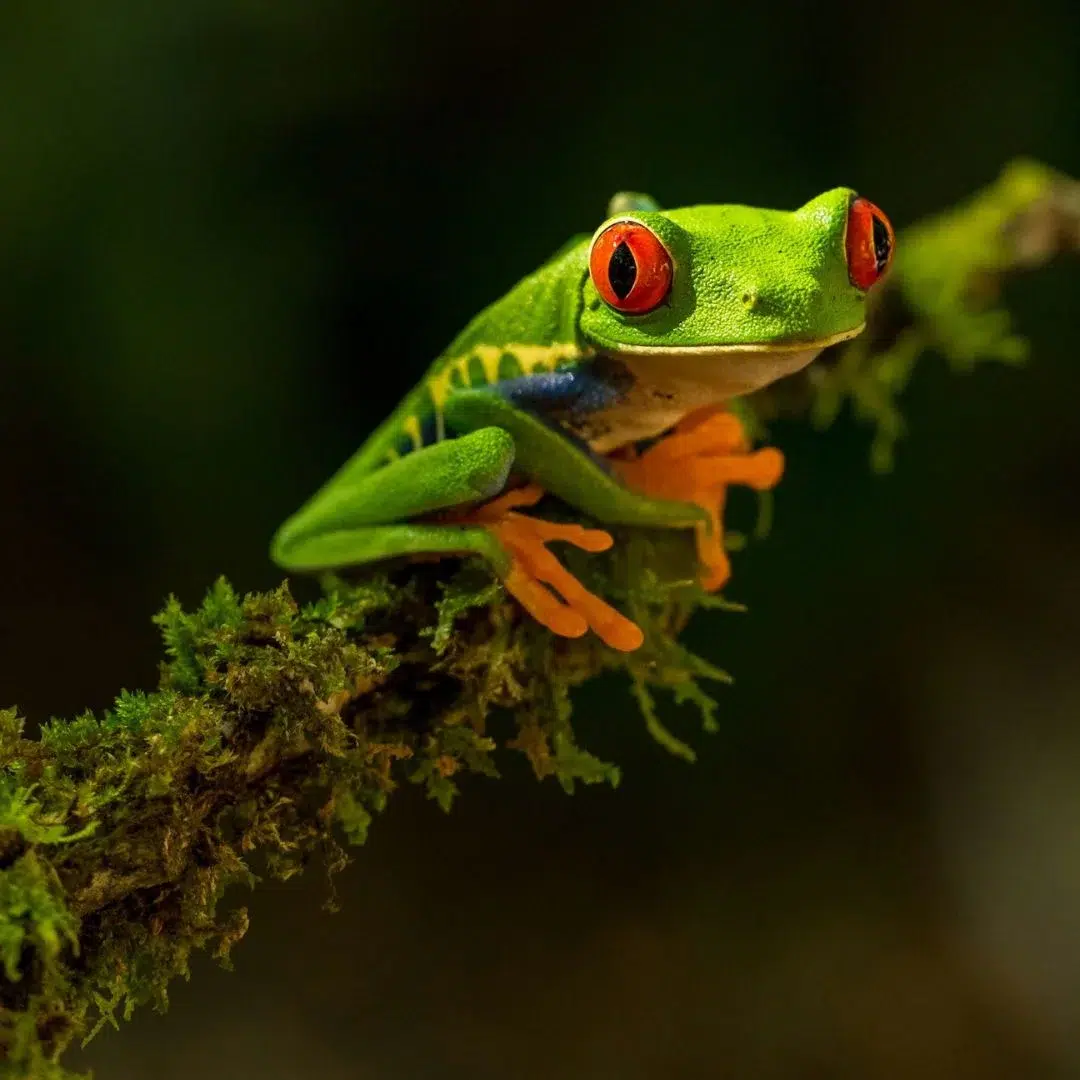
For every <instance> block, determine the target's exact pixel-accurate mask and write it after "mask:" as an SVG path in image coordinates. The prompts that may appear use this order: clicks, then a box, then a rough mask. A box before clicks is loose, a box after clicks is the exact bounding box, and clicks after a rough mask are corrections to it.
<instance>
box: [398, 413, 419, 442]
mask: <svg viewBox="0 0 1080 1080" xmlns="http://www.w3.org/2000/svg"><path fill="white" fill-rule="evenodd" d="M401 430H402V431H404V432H405V434H406V435H408V436H409V438H410V439H412V445H413V449H414V450H419V449H420V447H421V446H423V445H424V437H423V436H422V435H421V434H420V421H419V419H418V418H417V417H415V416H406V417H405V419H404V420H402V422H401Z"/></svg>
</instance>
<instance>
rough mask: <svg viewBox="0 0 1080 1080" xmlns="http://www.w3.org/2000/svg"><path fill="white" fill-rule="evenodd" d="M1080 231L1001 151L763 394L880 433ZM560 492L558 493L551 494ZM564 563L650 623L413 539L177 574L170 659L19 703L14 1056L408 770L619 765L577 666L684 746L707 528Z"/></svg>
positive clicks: (1032, 167) (889, 432)
mask: <svg viewBox="0 0 1080 1080" xmlns="http://www.w3.org/2000/svg"><path fill="white" fill-rule="evenodd" d="M1077 246H1080V185H1077V184H1075V183H1074V182H1072V181H1070V180H1068V179H1066V178H1065V177H1063V176H1060V175H1058V174H1056V173H1053V172H1052V171H1050V170H1048V169H1045V168H1043V167H1041V166H1039V165H1036V164H1033V163H1018V164H1015V165H1012V166H1010V167H1009V168H1008V169H1007V170H1006V171H1005V172H1004V173H1003V174H1002V176H1001V178H1000V179H999V180H998V182H997V183H996V184H995V185H993V186H992V187H990V188H988V189H987V190H986V191H984V192H982V193H981V194H980V195H978V196H976V197H975V198H974V199H973V200H972V201H971V202H969V203H968V204H966V205H965V206H962V207H960V208H958V209H956V210H954V211H951V212H949V213H947V214H945V215H942V216H941V217H939V218H937V219H934V220H932V221H929V222H927V223H925V224H923V225H920V226H917V227H915V228H913V229H911V230H909V231H908V232H907V233H906V234H904V235H902V237H901V240H900V244H899V252H900V254H899V260H898V263H897V266H896V268H895V270H894V273H893V275H892V277H891V278H890V280H889V282H888V283H887V284H886V285H885V286H884V287H883V290H882V292H881V294H880V297H879V298H878V299H877V300H876V302H875V304H874V306H873V308H872V310H871V312H870V316H869V325H868V329H867V333H866V334H865V335H863V336H862V337H861V338H858V339H856V340H855V341H854V342H852V343H850V344H848V345H845V346H843V347H839V348H836V349H833V350H830V351H829V354H827V355H826V356H824V357H823V358H822V360H821V361H820V362H819V363H818V364H817V365H815V366H814V368H813V369H812V370H811V371H809V372H808V373H807V374H805V375H803V376H800V377H797V378H793V379H790V380H786V382H785V383H784V384H782V385H778V386H777V387H774V388H771V389H770V390H769V391H767V392H765V393H762V394H760V395H756V396H755V398H754V399H752V400H751V401H750V402H749V404H748V406H746V408H748V409H749V410H750V411H749V412H748V414H747V415H748V419H750V420H751V421H752V422H753V423H754V424H755V425H756V427H757V429H758V430H759V431H760V430H762V429H763V426H764V424H765V423H766V422H767V420H768V419H769V418H771V417H773V416H777V415H780V414H784V413H787V414H791V413H809V414H810V415H811V416H812V417H813V418H814V419H815V420H816V422H818V423H819V424H825V423H828V422H829V421H830V420H831V419H832V418H833V417H834V416H835V415H836V413H837V410H838V409H839V407H840V406H841V404H842V403H843V402H844V401H847V400H850V401H851V402H852V403H853V405H854V406H855V408H856V410H857V411H858V412H859V413H860V415H863V416H865V417H867V418H869V419H871V420H872V421H873V422H874V423H875V424H876V425H877V437H876V441H875V455H874V456H875V461H876V463H877V464H878V465H884V464H886V463H887V461H888V458H889V455H890V453H891V449H892V445H893V443H894V441H895V439H896V438H897V436H898V435H899V433H900V431H901V423H900V417H899V413H898V411H897V408H896V397H897V395H898V393H899V392H900V390H901V389H902V388H903V386H904V385H905V384H906V382H907V380H908V379H909V378H910V375H911V372H912V370H913V367H914V364H915V361H916V360H917V358H918V357H920V356H922V355H923V354H924V353H925V352H926V351H927V350H929V349H934V350H936V351H937V352H939V353H942V354H944V356H945V357H946V358H947V359H949V360H950V362H952V363H953V364H954V365H955V366H958V367H966V366H969V365H970V364H971V363H973V362H974V361H976V360H982V359H996V360H1004V361H1006V362H1014V361H1016V360H1018V359H1019V358H1020V357H1021V356H1022V355H1023V342H1022V340H1021V339H1019V338H1017V337H1016V336H1015V335H1014V334H1013V332H1012V330H1011V327H1010V323H1009V318H1008V315H1007V313H1005V312H1004V311H1002V310H1000V309H998V308H996V307H995V306H994V304H995V302H996V300H997V297H998V295H999V289H1000V282H1001V280H1002V278H1003V276H1004V275H1005V274H1006V273H1007V272H1008V271H1010V270H1014V269H1021V268H1027V267H1030V266H1034V265H1038V264H1040V263H1042V262H1044V261H1046V260H1047V259H1049V258H1050V257H1051V256H1052V255H1054V254H1056V253H1057V252H1059V251H1061V250H1064V249H1066V248H1070V249H1071V248H1076V247H1077ZM560 512H561V513H563V514H566V515H568V514H569V510H568V509H567V508H560V507H559V506H558V505H557V504H554V505H553V506H551V507H550V512H549V508H548V507H545V513H547V514H548V516H557V515H558V514H559V513H560ZM566 561H567V564H568V566H569V568H570V569H571V571H572V572H574V573H575V574H577V575H578V576H579V577H581V578H582V579H583V580H584V581H585V582H586V584H587V585H588V587H589V588H591V589H593V590H594V591H596V592H598V593H601V594H602V595H604V596H606V597H608V598H609V599H611V600H612V601H613V602H615V603H616V604H618V605H619V606H620V607H621V608H622V609H623V610H625V611H626V612H627V613H628V614H629V615H630V616H631V617H632V618H633V619H634V620H635V621H637V622H638V623H639V624H640V625H641V626H642V627H643V629H644V630H645V632H646V644H645V645H644V646H643V647H642V649H640V650H639V651H638V652H636V653H630V654H623V653H616V652H613V651H611V650H608V649H606V648H605V647H604V646H603V645H601V644H599V643H598V641H597V640H596V639H595V638H594V637H592V636H589V637H587V638H582V639H578V640H574V641H569V640H565V639H556V638H554V637H553V636H552V635H550V634H549V633H547V632H546V631H544V630H543V629H541V628H540V627H539V626H537V625H535V624H534V623H533V622H532V621H531V620H529V619H527V618H523V617H521V615H520V612H519V611H518V609H517V607H516V606H515V605H514V604H513V603H512V602H510V601H508V599H507V598H506V596H505V594H504V593H503V591H502V589H501V587H500V586H499V585H497V584H495V583H493V582H492V580H491V577H490V575H489V574H488V572H487V571H486V570H485V569H484V568H483V567H482V566H481V565H479V564H475V563H464V564H460V565H458V566H456V567H455V566H452V565H451V564H437V565H428V564H416V565H412V566H408V567H405V568H403V569H400V570H398V571H395V572H394V573H392V574H383V575H380V576H368V577H366V578H363V579H361V580H359V581H353V582H351V583H350V582H345V581H343V580H341V579H337V578H330V579H327V580H326V581H325V582H324V594H323V597H322V599H320V600H319V601H318V602H316V603H314V604H311V605H308V606H306V607H299V606H298V605H297V603H296V602H295V601H294V600H293V598H292V596H291V595H290V593H289V591H288V588H287V586H284V585H283V586H282V587H281V588H280V589H277V590H276V591H273V592H270V593H263V594H253V595H250V596H247V597H244V598H241V597H239V596H238V595H237V594H236V593H235V592H234V591H233V589H232V588H231V587H230V586H229V585H228V584H227V583H226V582H224V581H219V582H218V583H217V584H216V585H215V586H214V587H213V588H212V589H211V590H210V592H209V594H208V595H207V597H206V599H205V600H204V602H203V604H202V606H201V607H200V608H199V609H198V610H196V611H194V612H185V611H184V610H183V609H182V608H181V606H180V604H179V602H178V601H176V600H175V599H172V600H170V601H169V603H168V605H167V606H166V608H165V610H164V611H163V612H161V613H160V614H159V615H158V616H157V617H156V619H155V621H156V622H157V624H158V626H159V627H160V629H161V632H162V634H163V637H164V641H165V649H166V654H167V660H166V661H165V663H164V664H163V665H162V669H161V679H160V685H159V688H158V689H157V690H155V691H153V692H151V693H142V692H136V693H127V692H125V693H122V694H121V695H120V697H119V698H118V699H117V701H116V703H115V705H114V706H113V708H112V709H110V710H109V711H107V712H106V713H105V714H103V715H100V716H95V715H93V714H90V713H86V714H84V715H82V716H79V717H77V718H75V719H74V720H71V721H66V722H61V721H53V722H50V723H48V724H46V725H44V726H43V728H42V731H41V734H40V737H39V738H38V739H27V738H25V737H24V735H23V725H22V721H21V720H20V719H19V717H18V716H17V715H16V713H15V712H14V710H8V711H0V964H2V966H3V973H2V977H0V1071H2V1072H3V1075H6V1076H12V1077H30V1076H32V1077H42V1078H50V1080H60V1078H62V1077H69V1076H70V1075H71V1074H69V1073H67V1072H65V1070H64V1069H63V1068H62V1066H60V1065H59V1064H58V1062H59V1058H60V1056H61V1054H62V1053H63V1051H64V1050H65V1049H66V1048H67V1047H68V1046H69V1045H70V1044H71V1043H72V1042H73V1041H74V1040H78V1039H82V1040H84V1041H85V1040H86V1039H89V1038H91V1037H93V1035H94V1034H96V1033H97V1032H98V1031H99V1030H100V1029H101V1028H102V1027H103V1026H104V1025H106V1024H113V1025H115V1024H116V1017H117V1016H118V1015H121V1016H124V1017H128V1016H129V1015H130V1014H131V1012H132V1010H133V1009H134V1008H135V1007H136V1006H138V1005H140V1004H143V1003H148V1002H149V1003H153V1004H154V1005H156V1006H157V1007H159V1008H164V1007H165V1005H166V1004H167V987H168V984H169V982H170V980H172V979H173V978H174V977H176V976H177V975H186V974H187V971H188V962H189V959H190V956H191V953H192V951H193V950H196V949H209V950H211V951H212V952H213V954H214V955H215V956H217V957H218V958H219V959H221V960H222V962H224V963H227V962H228V955H229V950H230V948H231V947H232V946H233V945H234V944H235V943H236V942H237V941H238V940H239V939H240V937H242V936H243V934H244V931H245V930H246V928H247V915H246V913H245V912H244V911H243V910H239V911H233V912H231V913H230V914H228V915H224V916H223V915H221V914H219V912H218V906H219V901H220V900H221V898H222V896H223V895H224V893H225V892H226V890H227V889H228V888H229V887H230V886H232V885H235V884H246V885H253V884H255V883H256V881H257V880H258V879H257V877H256V874H255V872H254V871H253V869H252V863H253V861H254V860H256V859H257V860H258V863H257V865H258V868H259V871H260V873H261V874H262V875H263V876H270V877H275V878H287V877H289V876H291V875H292V874H295V873H297V872H299V871H300V870H301V869H302V868H303V867H304V866H305V865H306V863H307V862H308V861H310V859H311V858H312V856H314V855H320V856H321V857H322V859H323V860H324V862H325V865H326V866H327V868H328V870H329V871H330V873H333V872H334V871H336V870H338V869H340V868H341V867H342V866H343V865H344V864H345V862H346V861H347V856H346V853H345V849H344V848H343V846H342V844H343V843H345V844H362V843H363V842H364V840H365V838H366V836H367V832H368V828H369V826H370V825H371V823H372V820H373V818H374V817H375V815H377V814H378V813H379V812H380V811H381V810H382V808H383V807H384V806H385V804H386V800H387V798H388V797H389V795H390V794H391V793H392V792H393V791H394V790H395V789H396V788H397V787H399V786H400V785H401V784H402V783H413V784H419V785H421V786H422V787H423V788H424V789H425V791H426V792H427V794H428V795H429V796H430V797H431V798H432V799H434V800H435V801H436V802H438V803H439V805H440V806H442V807H443V809H449V808H450V805H451V803H452V802H453V799H454V797H455V796H456V794H457V791H458V787H457V781H458V778H459V777H461V776H463V775H466V774H469V773H481V774H483V775H485V776H497V775H498V771H497V765H496V750H497V748H498V747H497V740H496V739H495V738H493V737H492V736H491V735H490V734H489V732H488V730H487V723H488V719H489V717H490V716H491V714H492V713H493V711H495V710H499V709H506V710H509V711H510V712H511V713H512V718H513V725H514V731H513V734H512V735H511V736H510V737H508V738H506V739H505V740H503V743H502V747H503V748H504V749H511V750H515V751H517V752H520V753H523V754H525V756H526V757H527V758H528V760H529V762H530V763H531V765H532V769H533V771H534V773H535V775H536V776H537V778H538V779H545V778H548V777H553V778H555V779H556V780H557V781H558V782H559V783H560V784H561V785H562V786H563V787H564V788H565V789H566V790H567V791H568V792H569V791H572V790H573V789H574V786H575V784H577V783H579V782H581V783H597V782H607V783H611V784H617V783H618V779H619V772H618V769H617V768H616V767H615V766H614V765H612V764H609V763H606V762H603V761H600V760H599V759H597V758H596V757H594V756H593V755H591V754H590V753H588V751H586V750H584V749H583V748H581V747H580V746H579V745H578V744H577V742H576V740H575V737H574V732H573V729H572V726H571V717H570V713H571V709H570V692H571V690H572V689H573V687H574V686H576V685H577V684H579V683H581V682H583V681H585V680H586V679H589V678H591V677H592V676H593V675H595V674H597V673H598V672H600V671H602V670H604V669H606V668H620V669H623V670H625V671H626V673H627V674H628V676H629V678H630V680H631V685H632V690H633V693H634V696H635V697H636V698H637V700H638V702H639V703H640V706H641V709H642V712H643V714H644V717H645V722H646V724H647V725H648V727H649V729H650V730H651V731H652V733H653V734H654V735H655V736H656V738H657V739H658V740H659V741H660V742H661V743H662V744H663V745H664V746H666V747H667V749H668V750H670V751H672V752H673V753H676V754H678V755H681V756H682V757H685V758H686V759H688V760H693V751H692V750H691V748H690V747H689V746H687V745H685V744H684V743H682V742H680V741H679V740H677V739H676V738H675V737H674V736H673V735H672V734H671V733H670V732H668V731H667V730H666V729H665V728H663V727H662V725H661V724H660V721H659V719H658V718H657V715H656V711H655V708H654V705H653V697H652V694H653V691H654V690H655V689H657V688H666V689H667V690H669V691H671V692H672V693H673V694H674V696H675V697H676V699H678V700H682V701H690V702H693V703H694V704H696V706H697V707H698V708H699V710H700V712H701V716H702V721H703V724H704V727H705V729H706V730H710V729H712V728H713V727H715V720H714V711H715V708H716V705H715V703H714V702H713V700H712V698H711V697H710V696H709V695H708V693H707V692H706V689H705V685H704V684H706V683H708V682H723V681H725V680H727V678H728V677H727V675H726V674H725V673H724V672H723V671H721V670H719V669H717V668H714V667H713V666H711V665H710V664H708V663H706V662H705V661H704V660H702V659H701V658H699V657H696V656H694V655H693V654H691V653H690V652H688V651H687V650H686V649H684V648H683V647H682V646H681V645H680V644H679V641H678V634H679V632H680V631H681V630H682V628H683V627H684V626H685V624H686V622H687V621H688V620H689V618H690V617H691V616H692V614H693V613H694V612H695V611H696V610H698V609H699V608H702V607H713V608H716V607H719V608H724V609H728V610H730V609H732V608H733V607H734V605H730V604H727V603H725V602H724V601H722V600H719V599H717V598H714V597H709V596H707V595H705V594H704V593H703V592H702V591H701V590H700V589H699V588H698V587H697V585H696V584H695V583H694V581H695V576H696V564H695V553H694V547H693V543H692V539H691V538H690V536H689V534H686V533H682V532H675V531H663V530H643V529H635V530H628V529H623V530H616V544H615V546H614V548H613V549H612V551H611V552H609V553H607V554H606V555H603V556H597V555H591V556H588V557H587V558H586V557H585V556H583V555H581V554H580V553H576V552H573V551H570V552H567V554H566Z"/></svg>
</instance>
